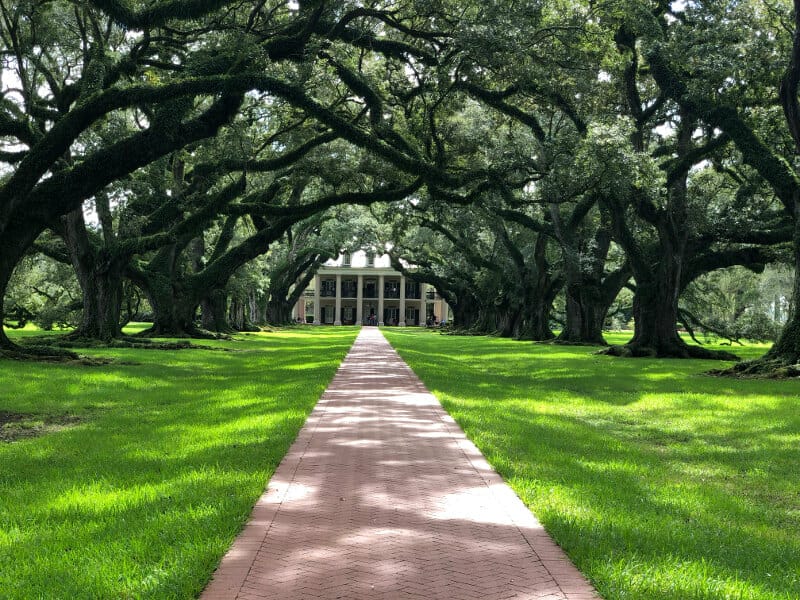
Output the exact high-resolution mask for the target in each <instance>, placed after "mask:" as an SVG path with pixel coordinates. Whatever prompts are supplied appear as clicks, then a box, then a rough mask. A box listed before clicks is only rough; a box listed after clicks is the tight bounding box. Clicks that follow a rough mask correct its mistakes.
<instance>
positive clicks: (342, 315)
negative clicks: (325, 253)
mask: <svg viewBox="0 0 800 600" xmlns="http://www.w3.org/2000/svg"><path fill="white" fill-rule="evenodd" d="M448 310H449V307H448V306H447V303H446V302H445V301H444V300H443V299H442V298H441V297H440V296H439V295H438V294H437V293H436V290H434V288H433V287H432V286H429V285H427V284H424V283H417V282H415V281H411V280H410V279H407V278H406V277H405V276H403V275H402V274H401V273H399V272H398V271H395V270H394V269H393V268H392V267H391V265H390V263H389V259H388V257H387V256H380V257H372V256H369V255H367V254H366V253H364V252H356V253H353V255H348V254H345V255H343V256H340V257H339V259H338V260H336V261H329V262H328V263H326V264H325V265H324V266H323V267H321V268H320V269H319V271H318V272H317V274H316V276H315V277H314V283H313V286H309V288H308V289H307V290H306V291H305V293H304V294H303V295H302V296H301V297H300V299H299V300H298V302H297V304H296V305H295V309H294V317H295V320H297V321H300V322H310V323H314V324H315V325H357V324H360V325H398V326H400V327H406V326H409V327H411V326H417V325H419V326H423V327H424V326H425V325H431V324H432V323H433V322H436V323H437V324H438V323H440V322H441V321H442V320H446V319H447V317H448Z"/></svg>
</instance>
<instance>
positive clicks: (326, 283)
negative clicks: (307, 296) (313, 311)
mask: <svg viewBox="0 0 800 600" xmlns="http://www.w3.org/2000/svg"><path fill="white" fill-rule="evenodd" d="M319 292H320V293H319V295H320V296H322V297H323V298H335V297H336V280H335V279H323V280H322V281H321V282H320V289H319Z"/></svg>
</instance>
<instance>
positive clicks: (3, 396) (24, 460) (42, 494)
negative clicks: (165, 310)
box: [0, 327, 356, 599]
mask: <svg viewBox="0 0 800 600" xmlns="http://www.w3.org/2000/svg"><path fill="white" fill-rule="evenodd" d="M35 333H36V334H37V335H39V334H40V332H35ZM27 334H28V332H22V334H21V335H23V336H24V335H27ZM355 334H356V329H355V328H350V327H337V328H316V329H313V330H312V329H311V328H298V329H291V330H286V331H282V332H275V333H263V334H252V335H246V336H237V338H236V340H235V341H228V342H206V341H203V342H201V343H202V344H203V345H212V346H215V347H216V348H219V349H218V350H196V349H192V350H182V351H163V350H130V349H114V350H107V349H106V350H103V349H97V350H87V351H85V352H84V353H85V354H89V355H93V356H112V357H115V358H118V359H119V360H120V361H126V362H132V363H137V364H129V365H125V364H112V365H107V366H102V367H86V366H80V365H72V364H69V365H65V364H44V363H43V364H37V363H31V362H14V361H4V360H0V382H2V386H0V411H7V412H13V413H29V414H38V415H50V416H64V415H70V416H71V418H73V419H77V420H78V423H77V424H75V423H72V424H70V426H68V427H66V428H62V429H61V430H60V431H56V432H52V433H48V434H46V435H43V436H40V437H35V438H24V439H19V440H18V441H15V442H13V443H7V442H0V597H2V598H4V599H10V598H15V599H16V598H20V599H30V598H158V599H161V598H191V597H194V596H196V595H197V594H198V593H199V592H200V591H201V589H202V588H203V587H204V585H205V583H206V582H207V580H208V578H209V577H210V575H211V573H212V571H213V569H214V568H215V566H216V564H217V562H218V561H219V559H220V557H221V556H222V554H224V552H225V551H226V550H227V548H228V546H229V544H230V542H231V541H232V539H233V538H234V536H235V535H236V533H237V531H238V530H239V529H240V527H241V525H242V524H243V522H244V521H245V519H246V518H247V516H248V515H249V513H250V509H251V507H252V505H253V503H254V502H255V500H256V498H257V497H258V496H259V494H260V493H261V492H262V491H263V488H264V486H265V483H266V481H267V479H268V478H269V476H270V475H271V474H272V472H273V471H274V469H275V467H276V466H277V464H278V463H279V462H280V460H281V458H282V457H283V455H284V454H285V452H286V450H287V449H288V447H289V445H290V443H291V442H292V440H293V439H294V438H295V436H296V434H297V431H298V430H299V428H300V426H301V425H302V423H303V422H304V420H305V418H306V416H307V414H308V413H309V412H310V410H311V408H312V407H313V405H314V404H315V402H316V400H317V399H318V398H319V396H320V394H321V393H322V391H323V390H324V388H325V387H326V386H327V384H328V382H329V381H330V379H331V378H332V376H333V374H334V372H335V369H336V367H337V366H338V364H339V363H340V361H341V359H342V358H343V357H344V355H345V354H346V352H347V350H348V349H349V347H350V345H351V343H352V341H353V339H354V337H355ZM11 335H12V336H13V335H15V334H14V333H13V332H11ZM82 352H83V351H82Z"/></svg>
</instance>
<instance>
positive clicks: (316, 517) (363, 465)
mask: <svg viewBox="0 0 800 600" xmlns="http://www.w3.org/2000/svg"><path fill="white" fill-rule="evenodd" d="M201 598H202V599H203V600H212V599H226V600H227V599H232V598H239V599H242V600H256V599H265V598H275V599H280V600H290V599H294V598H298V599H300V598H302V599H314V598H321V599H335V598H343V599H344V598H346V599H361V598H382V599H394V598H397V599H400V598H409V599H411V598H420V599H426V600H427V599H432V598H438V599H456V600H462V599H463V600H466V599H468V598H479V599H482V600H489V599H498V600H499V599H501V598H528V599H538V600H544V599H547V600H556V599H560V600H589V599H595V598H599V596H597V595H596V594H595V592H594V591H593V589H592V587H591V586H590V585H589V584H588V583H587V582H586V580H585V579H584V578H583V576H582V575H581V574H580V573H579V572H578V570H577V569H576V568H575V567H574V566H573V565H572V563H571V562H570V561H569V560H568V559H567V558H566V556H565V555H564V553H563V552H562V551H561V549H560V548H559V547H558V546H556V544H555V543H554V542H553V541H552V540H551V539H550V537H549V536H548V535H547V533H546V532H545V531H544V529H543V528H542V526H541V525H540V524H539V523H538V521H537V520H536V519H535V518H534V517H533V515H531V513H530V512H529V511H528V509H527V508H525V506H524V505H523V504H522V502H521V501H520V500H519V499H518V498H517V496H516V495H515V494H514V493H513V492H512V491H511V489H510V488H509V487H508V486H506V485H505V483H504V482H503V481H502V479H501V478H500V477H499V476H498V475H497V474H496V473H495V472H494V471H493V470H492V469H491V467H490V466H489V465H488V464H487V462H486V461H485V459H484V458H483V456H482V455H481V453H480V452H479V451H478V450H477V448H475V446H474V445H472V443H471V442H469V441H468V440H467V439H466V437H465V436H464V434H463V432H462V431H461V429H460V428H459V427H458V425H456V424H455V422H454V421H453V419H452V418H451V417H450V416H449V415H447V413H445V412H444V410H443V409H442V408H441V405H440V404H439V403H438V401H437V400H436V399H435V398H434V397H433V396H432V395H431V394H430V393H429V392H428V391H427V390H426V389H425V387H424V385H423V384H422V382H421V381H420V380H419V379H418V378H417V376H416V375H415V374H414V373H413V372H412V371H411V369H410V368H409V367H408V366H407V365H406V364H405V362H403V360H402V359H401V358H400V357H399V356H398V355H397V353H396V352H395V351H394V349H392V347H391V346H390V345H389V343H388V342H387V341H386V339H385V338H384V337H383V334H381V332H380V331H379V330H378V329H377V328H373V327H369V328H368V327H365V328H362V330H361V332H360V334H359V336H358V338H357V339H356V342H355V344H354V345H353V347H352V349H351V350H350V353H349V354H348V355H347V357H346V358H345V360H344V362H343V363H342V365H341V366H340V367H339V371H338V372H337V373H336V376H335V377H334V379H333V381H332V382H331V384H330V386H329V387H328V389H327V390H326V391H325V393H324V394H323V396H322V398H321V400H320V401H319V403H318V404H317V406H316V408H315V409H314V411H313V412H312V413H311V415H310V417H309V418H308V421H307V422H306V424H305V426H304V427H303V429H302V430H301V431H300V434H299V436H298V438H297V440H295V442H294V444H293V445H292V447H291V448H290V449H289V452H288V454H287V455H286V456H285V457H284V459H283V461H282V462H281V464H280V465H279V466H278V469H277V470H276V471H275V474H274V475H273V477H272V479H271V480H270V482H269V486H268V488H267V491H266V492H265V493H264V495H263V496H262V497H261V498H260V499H259V501H258V502H257V503H256V506H255V508H254V509H253V513H252V515H251V517H250V521H249V522H248V524H247V525H246V526H245V528H244V530H243V531H242V533H241V534H240V535H239V537H238V538H237V539H236V541H235V542H234V544H233V546H232V547H231V549H230V550H229V551H228V553H227V554H226V555H225V557H224V559H223V560H222V562H221V564H220V566H219V568H218V569H217V571H216V573H215V574H214V578H213V580H212V581H211V583H210V584H209V586H208V587H207V588H206V590H205V592H203V595H202V596H201Z"/></svg>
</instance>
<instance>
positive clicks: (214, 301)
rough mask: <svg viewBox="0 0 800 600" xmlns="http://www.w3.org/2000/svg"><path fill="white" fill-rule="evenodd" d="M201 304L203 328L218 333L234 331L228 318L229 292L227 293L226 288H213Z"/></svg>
mask: <svg viewBox="0 0 800 600" xmlns="http://www.w3.org/2000/svg"><path fill="white" fill-rule="evenodd" d="M200 306H201V324H202V326H203V329H206V330H208V331H216V332H217V333H232V332H233V331H234V328H233V327H231V323H230V321H229V320H228V294H226V293H225V290H213V291H212V292H211V293H210V294H209V295H208V296H206V297H205V298H203V300H202V302H201V304H200Z"/></svg>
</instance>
